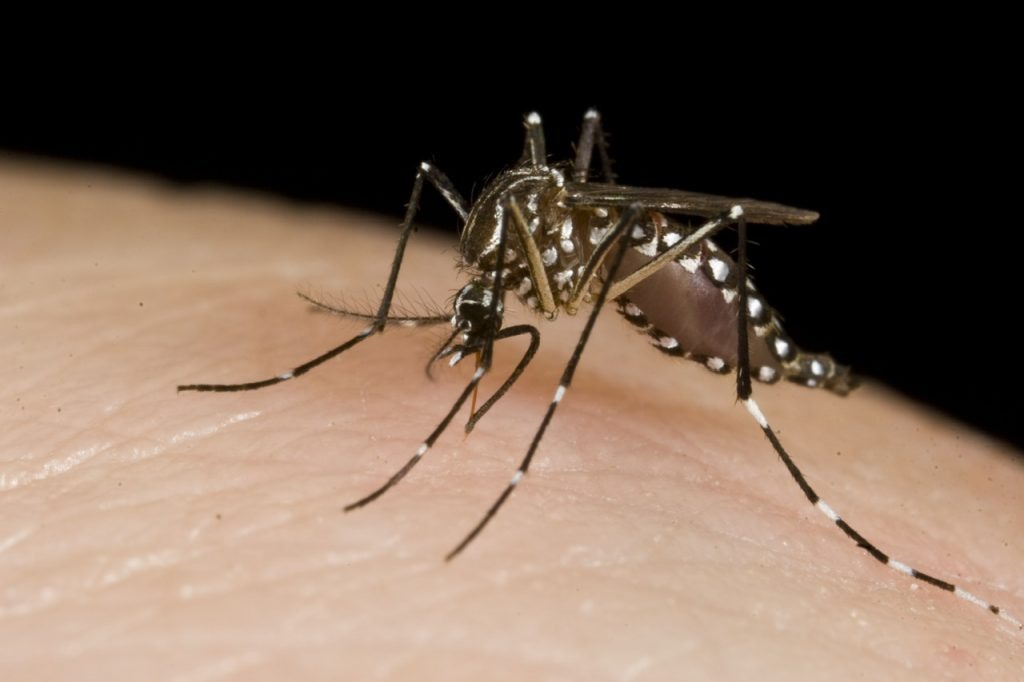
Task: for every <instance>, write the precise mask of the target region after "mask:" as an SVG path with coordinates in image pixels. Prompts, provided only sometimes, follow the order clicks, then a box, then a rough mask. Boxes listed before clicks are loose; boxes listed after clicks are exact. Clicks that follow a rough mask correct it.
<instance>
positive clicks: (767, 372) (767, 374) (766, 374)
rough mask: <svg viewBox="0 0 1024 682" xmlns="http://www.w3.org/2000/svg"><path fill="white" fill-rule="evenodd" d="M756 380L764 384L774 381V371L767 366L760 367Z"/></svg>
mask: <svg viewBox="0 0 1024 682" xmlns="http://www.w3.org/2000/svg"><path fill="white" fill-rule="evenodd" d="M757 378H758V379H760V380H761V381H764V382H768V381H772V380H774V379H775V370H774V369H772V368H771V367H768V366H762V367H761V368H760V369H758V370H757Z"/></svg>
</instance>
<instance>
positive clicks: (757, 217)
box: [565, 182, 818, 225]
mask: <svg viewBox="0 0 1024 682" xmlns="http://www.w3.org/2000/svg"><path fill="white" fill-rule="evenodd" d="M565 193H566V198H565V203H566V205H567V206H580V207H608V208H611V207H622V208H625V207H626V206H629V205H631V204H640V205H641V206H643V207H644V208H647V209H650V210H653V211H661V212H662V213H681V214H684V215H695V216H701V217H704V218H712V217H715V216H718V215H721V214H723V213H728V212H729V210H730V209H731V208H732V207H733V206H735V205H737V204H739V205H740V206H742V207H743V214H744V215H745V216H746V217H747V221H748V222H751V223H760V224H764V225H810V224H811V223H813V222H814V221H816V220H817V219H818V214H817V213H815V212H814V211H806V210H804V209H802V208H793V207H792V206H783V205H782V204H774V203H771V202H768V201H758V200H757V199H736V198H733V197H720V196H716V195H714V194H701V193H699V192H686V191H683V190H679V189H659V188H656V187H629V186H626V185H612V184H608V183H603V182H568V183H566V184H565Z"/></svg>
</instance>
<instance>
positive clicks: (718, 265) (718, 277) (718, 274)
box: [708, 258, 729, 282]
mask: <svg viewBox="0 0 1024 682" xmlns="http://www.w3.org/2000/svg"><path fill="white" fill-rule="evenodd" d="M708 267H710V268H711V276H712V277H713V278H714V279H715V281H716V282H724V281H725V280H726V279H728V278H729V266H728V264H726V262H725V261H724V260H722V259H720V258H709V259H708Z"/></svg>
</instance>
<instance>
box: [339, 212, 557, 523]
mask: <svg viewBox="0 0 1024 682" xmlns="http://www.w3.org/2000/svg"><path fill="white" fill-rule="evenodd" d="M508 201H509V202H511V201H512V200H511V198H510V199H509V200H508ZM506 208H508V206H506ZM508 213H509V211H507V210H506V211H504V212H503V214H502V215H503V216H507V215H508ZM507 220H508V219H507V217H503V218H502V222H501V225H500V227H499V234H500V237H499V240H498V250H497V254H498V256H497V262H496V263H495V266H494V281H493V282H492V283H491V285H490V290H489V291H488V292H487V293H488V294H489V297H488V298H487V299H486V300H487V303H486V304H485V305H484V306H483V307H484V310H485V314H484V315H482V316H481V317H480V319H479V320H478V321H479V322H480V323H481V324H483V325H484V327H483V328H482V329H480V330H476V332H477V333H474V332H473V330H472V329H471V328H470V327H465V328H461V327H458V326H457V327H456V329H455V331H454V332H452V335H451V336H450V337H449V338H448V341H446V342H445V345H444V346H443V347H442V349H441V350H440V351H439V352H438V353H436V354H435V355H434V357H433V359H431V361H430V363H428V364H427V374H428V375H429V374H430V366H431V365H432V364H433V363H434V361H435V360H438V359H439V358H442V357H445V356H447V355H451V356H452V363H451V364H453V365H455V364H457V363H458V361H459V360H461V359H462V358H464V357H465V356H466V355H469V354H472V353H479V354H480V362H479V365H478V366H477V368H476V371H475V372H473V378H472V379H470V380H469V383H467V384H466V387H465V388H464V389H462V393H461V394H460V395H459V397H458V398H457V399H456V400H455V404H453V405H452V406H451V409H449V410H448V413H447V414H446V415H445V416H444V419H442V420H441V423H440V424H438V425H437V428H435V429H434V430H433V431H432V432H431V434H430V435H429V436H428V437H427V439H426V440H425V441H423V443H422V444H421V445H420V447H419V448H418V449H417V450H416V453H415V454H414V455H413V456H412V457H411V458H410V459H409V461H408V462H406V463H405V465H404V466H402V468H401V469H399V470H398V471H396V472H395V473H394V474H393V475H392V476H391V478H389V479H388V480H387V482H386V483H385V484H384V485H382V486H381V487H379V488H377V489H376V490H374V491H373V492H372V493H370V494H369V495H367V496H366V497H363V498H360V499H358V500H356V501H355V502H353V503H351V504H348V505H345V511H352V510H353V509H358V508H360V507H364V506H366V505H367V504H369V503H370V502H373V501H374V500H376V499H377V498H378V497H380V496H381V495H383V494H384V493H386V492H387V491H388V490H390V489H391V488H393V487H394V486H395V484H397V483H398V482H399V481H401V480H402V479H403V478H405V475H406V474H408V473H409V472H410V471H412V468H413V467H414V466H416V464H417V463H418V462H419V461H420V460H421V459H422V458H423V455H425V454H427V451H428V450H430V448H431V447H432V446H433V445H434V442H435V441H436V440H437V439H438V438H440V437H441V434H442V433H444V430H445V429H446V428H448V424H450V423H451V421H452V419H453V418H454V417H455V415H456V414H457V413H458V411H459V410H460V409H461V408H462V406H463V405H464V404H465V402H466V400H468V399H469V396H471V395H473V394H474V393H475V392H476V388H477V386H478V385H479V384H480V380H481V379H483V377H484V375H485V374H487V372H488V371H489V370H490V368H491V359H492V357H493V354H494V342H495V341H497V340H499V339H506V338H509V337H512V336H519V335H521V334H530V335H531V336H532V337H539V334H538V333H537V330H536V329H534V328H533V327H532V326H530V325H520V326H516V327H509V328H508V329H502V330H499V331H498V332H496V333H495V332H493V331H485V329H487V330H490V324H489V323H491V322H494V321H498V323H500V320H501V309H502V302H501V301H502V288H501V281H502V272H503V271H504V268H505V245H506V243H507V240H508V222H507ZM467 289H468V290H476V287H475V282H471V283H470V284H469V285H467V286H466V287H464V288H463V291H466V290H467ZM460 296H461V294H460ZM475 300H476V299H474V301H475ZM482 301H483V299H481V300H480V302H477V303H474V304H473V305H474V306H477V305H481V304H482ZM459 305H460V304H459V303H458V297H457V298H456V303H455V309H456V315H458V310H459ZM460 335H461V336H463V338H465V339H466V343H465V345H458V346H451V345H449V344H450V343H451V342H452V340H454V338H455V337H456V336H460ZM535 351H536V348H535V346H534V345H533V344H531V345H530V348H529V349H528V350H527V353H526V357H524V360H523V361H520V363H519V365H520V366H519V367H517V368H516V370H517V371H514V372H513V374H512V377H510V379H511V380H513V381H514V379H515V378H518V376H519V374H518V373H517V372H518V371H521V367H522V365H523V363H524V362H529V359H530V358H532V357H533V353H534V352H535ZM505 383H506V384H509V382H508V381H506V382H505ZM509 385H510V384H509ZM503 389H504V390H507V389H506V388H505V387H504V386H503ZM499 390H501V389H499Z"/></svg>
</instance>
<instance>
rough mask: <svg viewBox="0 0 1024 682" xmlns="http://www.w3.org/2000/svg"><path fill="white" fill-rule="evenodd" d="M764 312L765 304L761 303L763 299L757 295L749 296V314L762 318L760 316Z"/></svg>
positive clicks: (754, 317) (755, 317) (752, 316)
mask: <svg viewBox="0 0 1024 682" xmlns="http://www.w3.org/2000/svg"><path fill="white" fill-rule="evenodd" d="M763 313H764V304H763V303H761V299H759V298H757V297H755V296H748V297H747V314H748V315H750V317H751V318H753V319H755V320H757V319H760V317H761V315H762V314H763Z"/></svg>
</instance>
